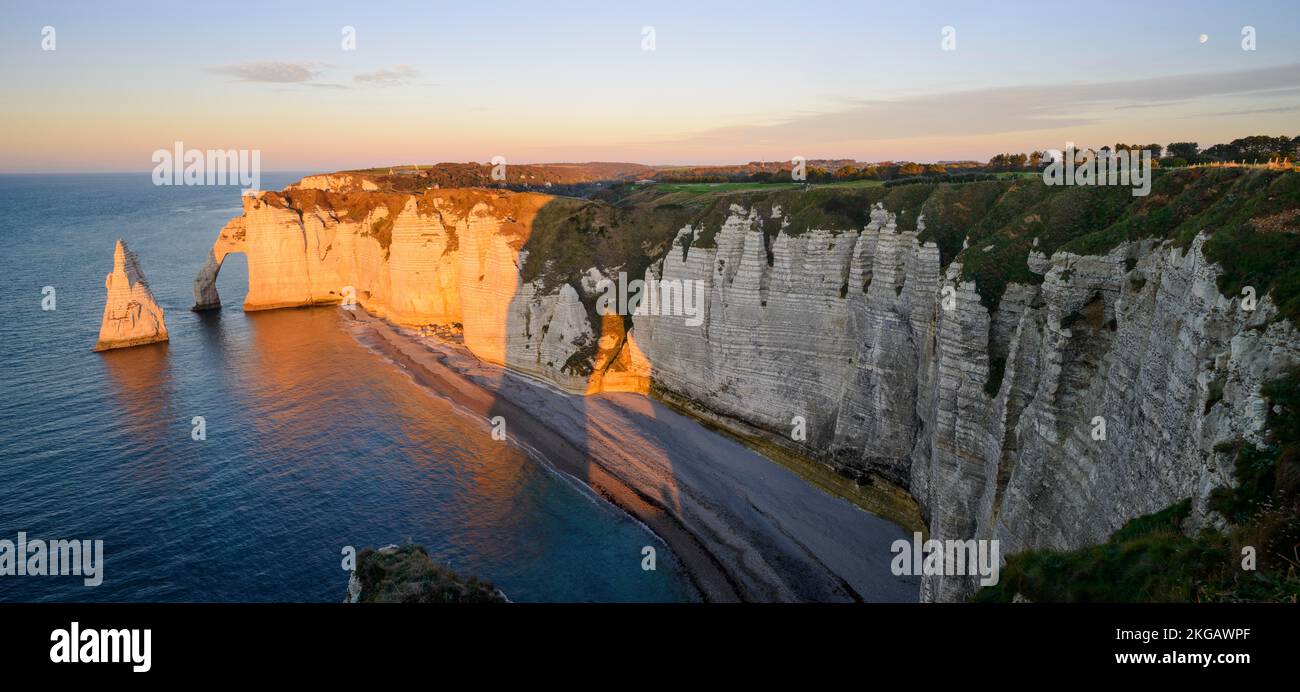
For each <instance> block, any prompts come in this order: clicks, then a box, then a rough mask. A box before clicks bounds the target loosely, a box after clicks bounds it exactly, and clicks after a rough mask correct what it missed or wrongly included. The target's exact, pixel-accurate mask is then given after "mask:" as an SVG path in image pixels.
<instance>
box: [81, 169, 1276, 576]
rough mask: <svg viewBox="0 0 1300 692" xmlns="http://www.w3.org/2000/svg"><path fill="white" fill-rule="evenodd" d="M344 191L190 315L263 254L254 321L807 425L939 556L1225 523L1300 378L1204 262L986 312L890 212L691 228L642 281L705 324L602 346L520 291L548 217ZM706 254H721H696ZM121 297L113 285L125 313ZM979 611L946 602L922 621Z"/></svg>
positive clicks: (656, 330) (1262, 324)
mask: <svg viewBox="0 0 1300 692" xmlns="http://www.w3.org/2000/svg"><path fill="white" fill-rule="evenodd" d="M321 180H325V179H323V178H317V179H313V180H312V181H311V185H312V186H317V185H323V184H328V182H329V181H328V180H325V182H324V183H322V182H321ZM348 185H349V187H348V189H349V190H351V192H349V193H348V195H344V196H337V197H334V198H326V197H320V198H318V199H317V200H316V201H314V202H310V203H301V202H300V203H295V204H286V202H285V200H284V198H283V197H281V196H280V195H278V194H276V193H262V194H260V195H258V196H256V197H249V198H246V199H245V202H244V212H243V214H242V215H241V216H240V217H237V218H235V219H233V220H231V221H230V222H229V223H228V224H227V225H226V227H225V228H223V229H222V230H221V233H220V236H219V238H218V239H217V241H216V243H215V244H214V246H213V249H212V254H211V256H210V258H209V262H208V265H207V267H206V268H205V270H204V271H203V273H201V274H200V276H199V278H198V279H196V281H195V298H196V308H199V309H202V308H209V307H216V306H219V305H220V299H219V297H218V296H217V295H216V292H215V288H214V285H215V277H216V273H217V271H218V270H219V269H220V265H221V262H222V260H223V259H224V257H225V255H226V254H227V253H229V252H244V253H246V254H247V255H248V264H249V283H250V285H249V291H248V296H247V300H246V302H245V309H264V308H274V307H283V306H295V305H311V304H317V303H337V302H339V301H340V300H341V299H342V297H343V294H344V292H345V290H346V289H345V287H351V288H352V289H354V290H355V295H356V298H357V300H358V302H359V303H361V304H362V305H363V306H364V307H366V308H367V309H368V310H371V311H373V312H376V313H378V314H380V315H382V316H385V317H387V318H388V319H390V320H392V321H395V322H398V323H401V324H407V325H425V324H441V325H453V324H455V325H461V326H463V330H464V339H465V344H466V346H467V347H468V348H469V349H470V350H472V351H473V352H474V353H475V354H476V355H478V356H479V357H480V358H483V359H484V360H488V361H491V362H494V363H501V364H505V365H507V366H509V367H511V368H515V369H517V370H520V371H522V372H525V373H529V374H531V375H534V376H538V377H541V378H544V379H547V380H549V381H551V382H554V383H555V384H557V385H559V386H561V387H562V388H564V389H566V390H569V391H577V392H596V391H607V390H632V391H648V390H649V389H650V387H651V385H653V387H654V388H655V389H656V390H657V391H660V392H663V393H666V394H672V395H675V396H678V397H682V398H685V399H688V400H690V401H692V402H694V403H695V404H698V405H699V406H701V407H704V408H706V409H708V410H710V411H712V412H714V413H717V414H720V415H722V416H725V417H729V418H731V419H734V420H737V421H743V422H744V423H746V424H748V425H751V426H754V427H757V428H759V429H763V430H766V431H770V432H771V433H773V434H775V435H780V436H788V435H789V433H790V430H791V427H792V421H793V420H794V419H795V417H802V418H803V419H804V420H805V421H806V425H807V439H806V440H805V441H801V442H799V443H798V445H799V447H800V448H801V449H802V451H803V452H804V453H806V454H807V455H809V456H811V457H814V458H817V459H820V460H822V461H823V462H825V463H827V464H829V465H831V466H833V467H834V468H836V469H837V470H839V471H840V472H841V473H844V474H845V475H849V476H852V477H855V478H858V479H860V480H862V481H863V482H869V479H870V478H871V477H873V476H875V477H879V478H884V479H887V480H890V481H892V482H894V483H896V484H898V485H899V486H901V487H903V488H906V489H907V490H908V491H909V492H910V493H911V495H912V496H913V497H914V498H915V499H916V500H917V502H918V503H919V504H920V507H921V511H922V514H923V516H924V517H925V519H926V521H928V523H929V529H930V536H931V537H932V538H939V539H949V538H955V539H967V538H983V539H998V540H999V541H1001V551H1002V554H1003V556H1006V555H1008V554H1011V553H1014V552H1017V551H1021V550H1026V549H1032V548H1043V547H1051V548H1060V549H1072V548H1077V547H1081V546H1084V545H1088V544H1092V543H1096V542H1099V541H1102V540H1104V539H1105V538H1106V537H1107V536H1109V535H1110V534H1111V533H1112V532H1114V531H1115V530H1116V529H1118V528H1119V527H1120V526H1122V525H1123V523H1124V522H1125V521H1126V520H1128V519H1131V518H1133V517H1137V516H1140V515H1144V514H1148V513H1151V512H1154V511H1157V510H1160V509H1163V508H1165V507H1167V506H1169V505H1170V504H1172V503H1175V502H1178V501H1180V500H1182V499H1185V498H1188V497H1190V498H1193V500H1194V506H1195V515H1194V516H1195V518H1196V520H1197V521H1212V519H1211V518H1208V517H1207V509H1206V504H1207V498H1208V496H1209V493H1210V492H1211V490H1212V489H1214V488H1215V487H1218V486H1222V485H1226V484H1229V483H1231V479H1232V473H1231V471H1232V470H1231V468H1230V465H1231V458H1230V456H1229V455H1228V454H1226V453H1221V452H1219V451H1216V447H1217V446H1219V445H1220V443H1225V442H1229V441H1232V440H1246V441H1248V442H1259V441H1260V436H1261V435H1262V434H1263V427H1264V425H1265V421H1266V413H1267V410H1266V409H1267V407H1266V405H1265V404H1264V399H1263V397H1262V395H1261V387H1262V386H1263V384H1264V383H1265V382H1267V381H1268V380H1270V379H1271V378H1274V377H1276V376H1278V375H1279V374H1280V373H1281V372H1282V371H1284V370H1285V369H1286V368H1288V367H1291V366H1293V365H1295V364H1297V363H1300V335H1297V333H1296V330H1295V328H1294V326H1293V324H1292V323H1291V322H1290V321H1289V320H1286V319H1275V318H1276V317H1277V315H1278V308H1277V306H1276V305H1275V304H1274V303H1273V301H1272V299H1271V297H1269V296H1264V297H1262V298H1261V299H1260V301H1259V305H1258V307H1257V309H1255V310H1253V311H1248V310H1243V309H1242V306H1241V304H1240V301H1239V299H1237V298H1228V297H1224V296H1223V295H1221V294H1220V291H1219V289H1218V287H1217V281H1218V279H1219V277H1220V274H1221V273H1222V272H1221V270H1220V268H1219V267H1218V266H1217V265H1215V264H1213V263H1212V262H1210V261H1209V260H1207V259H1206V256H1205V254H1204V251H1203V247H1204V243H1205V240H1204V236H1201V237H1198V238H1197V239H1196V240H1195V241H1194V242H1192V243H1191V244H1190V246H1189V247H1186V248H1179V247H1176V246H1174V245H1173V244H1172V243H1170V242H1168V241H1162V240H1158V239H1147V240H1137V241H1128V242H1122V243H1119V244H1117V245H1116V246H1115V247H1113V248H1112V249H1109V250H1107V251H1105V253H1104V254H1098V255H1076V254H1071V253H1069V252H1056V253H1054V254H1052V255H1051V256H1044V255H1042V254H1033V255H1031V256H1030V259H1029V268H1030V269H1031V270H1032V271H1033V273H1034V274H1036V275H1037V276H1038V277H1039V278H1040V280H1039V281H1037V282H1033V283H1015V282H1013V283H1010V284H1009V285H1008V286H1007V288H1006V290H1005V293H1004V294H1003V295H1002V297H1001V300H1000V302H999V303H998V305H997V307H996V308H994V309H993V310H992V311H990V310H989V309H988V308H986V307H985V305H984V304H982V303H981V297H980V294H979V293H977V291H976V288H977V287H976V285H975V284H974V282H972V281H963V280H962V278H961V271H962V263H961V261H960V257H959V258H958V260H956V261H952V262H951V263H949V264H948V266H946V267H944V266H943V265H942V262H941V257H940V249H939V248H938V247H937V246H936V245H935V244H934V243H932V242H923V241H922V240H920V239H919V237H918V236H919V235H920V233H921V231H922V230H923V228H924V225H923V222H919V223H914V224H912V225H913V226H916V227H915V228H900V227H899V223H898V217H897V216H896V214H895V213H894V212H900V211H901V210H899V209H892V210H887V209H884V208H875V209H872V210H871V211H870V214H869V222H868V223H866V224H865V225H864V227H860V228H845V227H840V228H819V227H817V226H812V227H810V228H807V229H805V230H803V231H802V232H799V233H797V234H795V233H787V232H786V231H785V230H781V231H779V232H777V233H775V234H771V235H765V231H764V228H765V224H766V223H768V222H771V221H772V220H773V219H775V220H776V221H778V222H780V221H782V219H780V218H777V217H778V216H779V211H777V210H771V213H770V214H767V218H764V215H765V214H764V213H760V210H759V209H758V208H757V207H754V206H745V205H731V206H730V208H729V210H727V211H726V213H725V214H724V218H725V221H723V222H722V223H721V226H720V227H713V228H708V229H703V228H699V227H693V226H686V227H685V228H681V229H680V230H679V231H678V233H677V244H676V245H674V246H673V247H672V248H671V250H670V251H668V252H666V253H665V254H663V255H661V256H660V257H658V258H657V262H656V263H655V264H654V265H652V267H651V269H650V270H647V272H646V274H647V276H646V278H647V279H648V278H662V279H667V280H673V279H683V280H693V281H699V282H703V284H704V285H705V287H706V292H705V305H704V320H703V323H702V324H699V325H696V326H692V325H691V324H688V321H687V319H688V318H687V317H686V316H683V315H659V316H649V315H647V316H636V317H635V318H634V319H633V324H634V329H630V330H625V329H624V322H623V320H621V319H609V318H605V319H604V320H603V324H600V325H596V324H593V315H592V313H591V312H590V311H589V310H588V309H587V308H586V307H585V306H584V300H588V299H590V297H591V296H590V295H587V294H586V292H585V291H584V290H583V287H582V286H579V287H577V288H575V287H574V286H573V285H572V284H569V283H563V284H561V285H559V286H555V287H552V288H549V289H544V288H543V287H544V286H545V285H546V284H545V282H543V281H541V280H538V281H533V282H527V283H526V282H524V281H523V279H522V273H521V270H522V268H523V266H524V259H525V257H526V254H527V252H528V240H529V233H530V230H531V223H532V220H533V219H534V218H535V217H536V215H537V213H538V211H539V209H541V208H542V207H543V206H544V205H545V204H546V203H547V202H548V200H549V199H550V198H548V197H547V196H546V195H538V194H532V193H522V194H521V193H508V192H499V191H487V190H442V191H432V190H431V191H429V192H426V193H425V194H423V195H384V194H382V193H367V192H363V191H358V190H357V184H356V183H355V181H349V182H348ZM358 195H360V196H363V197H364V196H366V195H372V196H373V199H369V201H368V202H367V203H366V204H360V205H359V204H357V203H356V200H357V199H358ZM912 211H913V212H915V210H912ZM913 218H915V214H914V215H913ZM767 227H768V228H770V226H767ZM778 227H780V224H778ZM705 230H707V231H708V232H709V233H711V234H713V235H712V243H711V245H708V246H706V245H704V244H702V243H695V242H693V241H694V240H695V239H696V238H699V237H700V235H701V233H702V232H703V231H705ZM616 270H617V267H613V268H593V272H594V274H596V275H600V274H604V275H609V272H612V271H616ZM945 288H947V289H949V291H948V295H949V297H950V301H949V302H947V303H945V302H944V301H943V298H944V289H945ZM112 291H113V283H112V276H110V308H111V307H112V304H113V301H112V298H113V295H114V294H113V292H112ZM108 314H109V313H108V312H107V311H106V313H105V319H106V324H107V320H108ZM158 323H159V326H161V312H159V319H158ZM995 362H997V363H999V364H1003V363H1004V364H1005V366H1004V367H1005V370H1004V371H1003V373H1002V375H1001V377H1000V380H999V379H998V378H997V377H994V376H993V375H995V374H996V371H997V370H998V368H995V367H994V365H993V364H994V363H995ZM1099 417H1100V418H1101V419H1103V420H1104V421H1105V425H1106V435H1105V437H1104V439H1096V438H1095V436H1094V434H1093V431H1094V430H1095V429H1096V425H1095V422H1094V421H1095V420H1096V419H1097V418H1099ZM974 588H975V584H974V581H973V580H972V579H970V578H967V577H933V578H932V577H927V578H926V579H925V581H924V583H923V589H922V597H923V598H924V599H927V600H959V599H963V598H966V597H968V596H969V595H970V594H971V593H972V592H973V591H974Z"/></svg>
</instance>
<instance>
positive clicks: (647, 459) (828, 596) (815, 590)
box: [348, 308, 919, 602]
mask: <svg viewBox="0 0 1300 692" xmlns="http://www.w3.org/2000/svg"><path fill="white" fill-rule="evenodd" d="M348 317H350V318H351V319H352V321H353V323H354V324H358V325H360V326H362V327H363V328H365V329H366V330H367V331H369V332H370V333H372V334H373V335H374V336H375V337H377V338H376V342H377V344H376V346H377V348H378V350H379V351H380V352H381V353H382V355H384V356H385V357H387V358H389V359H390V360H392V361H393V362H394V363H396V364H398V365H399V366H400V367H403V368H404V369H406V370H407V371H408V373H409V374H410V375H411V376H412V378H413V379H414V380H415V382H416V383H417V384H419V385H421V386H424V387H427V388H429V389H431V390H433V392H434V393H435V394H437V395H439V396H442V397H444V398H448V399H450V400H452V401H453V403H455V404H456V405H458V407H460V408H461V409H463V410H465V411H468V412H470V413H472V414H473V415H476V416H480V417H481V418H482V419H483V420H484V422H487V421H488V420H489V419H491V418H493V417H494V416H502V417H503V418H504V419H505V420H506V421H507V434H508V435H509V436H510V438H511V439H512V440H513V441H520V440H526V443H523V444H518V443H517V446H519V447H521V448H524V449H525V450H526V451H527V450H532V451H533V452H535V453H536V454H537V455H539V456H541V457H542V461H543V462H544V463H547V464H549V465H551V466H552V467H553V468H554V469H556V470H558V471H561V472H563V473H564V474H566V475H568V476H571V477H572V478H573V479H575V480H577V481H578V482H581V483H584V484H585V485H587V486H588V487H589V488H591V489H592V491H594V492H595V493H596V494H598V495H600V496H601V497H602V498H604V499H605V500H607V501H609V502H610V503H611V504H613V505H615V506H616V507H618V508H620V509H622V510H623V511H625V512H627V513H628V514H629V515H631V516H632V517H633V518H634V519H636V520H637V521H640V522H641V523H642V524H644V525H645V526H646V527H647V528H648V529H649V530H650V531H651V532H652V533H654V534H655V535H656V536H657V537H658V538H659V539H660V540H662V541H663V542H664V543H665V544H666V545H667V546H668V547H669V548H670V549H671V550H672V551H673V553H674V555H675V556H676V557H677V559H678V560H679V562H680V563H681V565H682V568H683V570H684V572H685V573H686V575H687V577H688V579H689V580H690V581H691V582H692V584H693V585H694V586H695V588H696V590H697V591H698V593H699V595H700V596H701V597H702V598H703V599H704V600H705V601H710V602H736V601H809V600H811V601H876V600H884V601H912V602H915V601H916V600H917V599H918V597H919V580H917V579H915V578H912V577H898V576H895V575H893V574H892V573H891V572H890V571H889V568H888V565H889V561H890V559H891V558H892V557H893V553H891V552H890V551H889V549H888V546H889V545H890V543H891V542H892V540H893V539H896V538H906V537H907V536H908V535H910V534H905V533H904V531H905V529H904V527H901V526H900V525H899V524H898V523H896V522H894V521H890V520H888V519H885V518H882V517H881V516H877V514H874V513H869V512H868V511H867V510H866V508H864V507H863V504H862V503H861V502H858V501H855V500H854V499H853V498H845V497H843V496H841V495H839V494H837V493H836V492H835V490H834V489H832V488H827V487H825V485H824V484H823V483H818V482H817V481H816V479H813V478H808V477H807V476H806V475H805V474H803V473H800V472H799V469H796V468H790V465H789V464H787V463H781V462H777V461H774V460H772V459H770V458H768V457H765V456H762V455H761V454H760V453H759V452H757V451H755V450H754V449H752V448H751V447H749V446H747V445H745V444H744V440H743V439H740V438H737V437H736V436H733V435H727V434H723V433H725V431H715V430H713V429H710V428H711V426H708V425H707V424H706V421H700V420H698V419H696V418H695V417H692V416H690V415H684V414H683V413H681V412H679V411H677V410H675V408H676V407H674V406H672V405H671V404H672V402H665V401H662V400H661V399H659V398H658V397H647V396H644V395H640V394H623V393H619V394H596V395H588V396H583V395H573V394H567V393H565V392H563V391H562V390H560V389H558V388H555V387H550V386H547V384H546V383H544V382H539V381H536V380H535V379H534V378H531V377H528V376H526V375H523V374H520V373H517V372H515V371H513V370H510V369H508V368H505V367H502V366H499V365H493V364H490V363H485V362H483V361H481V360H479V359H477V358H476V357H474V356H473V354H471V353H469V351H468V349H466V348H465V347H464V346H462V345H459V344H455V343H452V342H447V341H443V340H440V339H437V338H436V337H420V336H418V335H416V334H414V333H413V332H411V331H410V330H407V329H405V328H402V327H400V326H395V325H393V324H391V323H389V322H388V321H386V320H385V319H383V318H382V317H378V316H375V315H372V314H370V313H367V312H366V311H365V310H364V308H363V309H361V310H355V311H351V312H349V313H348ZM833 517H834V518H833ZM833 526H843V527H845V530H843V531H834V532H832V531H831V530H830V528H829V527H833ZM638 559H639V556H638Z"/></svg>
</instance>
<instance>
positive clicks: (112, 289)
mask: <svg viewBox="0 0 1300 692" xmlns="http://www.w3.org/2000/svg"><path fill="white" fill-rule="evenodd" d="M104 288H105V289H107V292H108V298H107V300H106V301H105V303H104V319H103V321H102V322H101V323H100V326H99V340H98V341H96V342H95V348H94V350H96V351H107V350H110V349H114V348H127V347H130V346H142V345H144V344H152V343H156V342H159V341H166V340H167V324H166V323H165V322H164V320H163V310H162V308H161V307H159V306H158V303H157V302H155V301H154V299H153V294H152V293H150V292H149V283H148V281H146V280H145V278H144V272H143V271H141V270H140V264H139V261H138V260H137V259H136V257H135V253H133V252H131V251H130V250H129V249H127V247H126V243H124V242H122V241H121V240H118V241H117V247H116V248H115V249H114V250H113V271H111V272H109V273H108V276H106V277H105V278H104Z"/></svg>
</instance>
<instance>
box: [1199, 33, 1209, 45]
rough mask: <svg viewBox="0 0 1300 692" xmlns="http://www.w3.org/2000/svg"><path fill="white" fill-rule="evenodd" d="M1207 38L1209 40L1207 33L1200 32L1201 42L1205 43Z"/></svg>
mask: <svg viewBox="0 0 1300 692" xmlns="http://www.w3.org/2000/svg"><path fill="white" fill-rule="evenodd" d="M1208 40H1210V35H1209V34H1201V43H1205V42H1206V41H1208Z"/></svg>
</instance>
